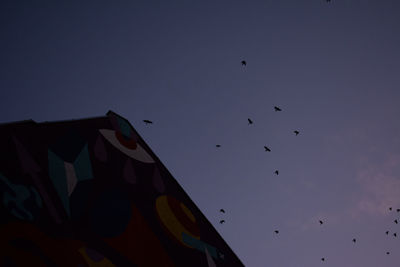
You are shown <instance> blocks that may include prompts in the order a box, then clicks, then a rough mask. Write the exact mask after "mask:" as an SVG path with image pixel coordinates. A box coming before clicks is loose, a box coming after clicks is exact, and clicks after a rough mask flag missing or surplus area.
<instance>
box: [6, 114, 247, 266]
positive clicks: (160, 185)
mask: <svg viewBox="0 0 400 267" xmlns="http://www.w3.org/2000/svg"><path fill="white" fill-rule="evenodd" d="M0 148H1V153H0V189H1V191H0V192H1V195H0V197H1V198H0V211H1V216H0V236H1V239H0V265H1V266H3V265H5V266H230V267H232V266H243V264H242V263H241V262H240V260H239V259H238V258H237V257H236V255H235V254H234V253H233V252H232V250H231V249H230V248H229V247H228V245H227V244H226V243H225V241H224V240H223V239H222V238H221V237H220V236H219V234H218V233H217V232H216V231H215V229H214V228H213V227H212V225H211V224H210V223H209V222H208V220H207V219H206V218H205V217H204V215H203V214H202V213H201V211H200V210H199V209H198V208H197V207H196V205H195V204H194V203H193V202H192V201H191V199H190V198H189V197H188V195H187V194H186V193H185V192H184V190H183V189H182V188H181V187H180V186H179V184H178V183H177V182H176V180H175V179H174V178H173V177H172V176H171V174H170V173H169V172H168V170H167V169H166V168H165V167H164V165H163V164H162V163H161V162H160V161H159V159H158V158H157V157H156V155H154V153H153V152H152V151H151V150H150V148H149V147H148V146H147V145H146V144H145V143H144V141H143V140H142V138H141V137H140V136H139V135H138V134H137V132H136V131H135V130H134V129H133V127H132V126H131V125H130V123H129V122H128V121H127V120H126V119H124V118H122V117H121V116H119V115H117V114H115V113H113V112H112V111H110V112H108V113H107V116H104V117H98V118H90V119H82V120H71V121H61V122H45V123H35V122H34V121H23V122H16V123H10V124H3V125H0ZM199 182H201V181H199Z"/></svg>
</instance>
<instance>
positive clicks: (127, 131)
mask: <svg viewBox="0 0 400 267" xmlns="http://www.w3.org/2000/svg"><path fill="white" fill-rule="evenodd" d="M117 120H118V124H119V129H120V130H121V133H122V134H123V135H124V136H125V137H128V138H129V137H131V131H132V130H131V126H130V125H129V123H127V122H126V121H125V120H123V119H121V118H119V117H117Z"/></svg>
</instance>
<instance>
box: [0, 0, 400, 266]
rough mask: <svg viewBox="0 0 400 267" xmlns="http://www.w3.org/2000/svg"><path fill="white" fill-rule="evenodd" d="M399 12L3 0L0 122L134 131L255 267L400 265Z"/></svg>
mask: <svg viewBox="0 0 400 267" xmlns="http://www.w3.org/2000/svg"><path fill="white" fill-rule="evenodd" d="M398 14H400V3H399V2H398V1H394V0H385V1H381V0H331V2H326V1H325V0H302V1H299V0H264V1H250V0H248V1H235V0H229V1H227V0H219V1H209V0H202V1H183V0H181V1H178V0H169V1H161V0H160V1H155V0H145V1H133V0H131V1H128V0H118V1H103V0H102V1H100V0H99V1H72V0H71V1H40V0H38V1H21V0H2V1H1V2H0V123H4V122H12V121H20V120H26V119H33V120H35V121H37V122H43V121H56V120H68V119H80V118H87V117H97V116H103V115H105V114H106V113H107V111H108V110H112V111H114V112H116V113H118V114H119V115H121V116H123V117H125V118H126V119H128V120H129V121H130V122H131V124H132V125H133V127H134V128H135V129H136V130H137V131H138V133H139V134H140V135H141V137H142V138H143V139H144V140H145V142H146V143H147V144H148V145H149V146H150V147H151V149H152V150H153V152H154V153H155V154H156V155H157V156H158V157H159V158H160V160H161V161H162V162H163V164H164V165H165V166H166V167H167V169H168V170H169V171H170V172H171V174H172V175H173V176H174V177H175V178H176V180H177V181H178V182H179V183H180V184H181V186H182V187H183V188H184V190H185V191H186V192H187V193H188V194H189V196H190V197H191V198H192V200H193V201H194V202H195V203H196V205H197V206H198V207H199V208H200V210H201V211H202V212H203V213H204V214H205V216H206V217H207V218H208V219H209V221H210V222H211V223H212V224H213V225H214V227H215V228H216V230H217V231H218V232H219V233H220V234H221V236H222V237H223V238H224V240H225V241H226V242H227V243H228V245H229V246H230V247H231V248H232V250H233V251H234V252H235V253H236V255H237V256H238V257H239V258H240V259H241V261H242V262H243V263H244V264H245V265H246V266H250V267H252V266H254V267H261V266H271V267H291V266H294V267H314V266H332V267H337V266H341V267H359V266H363V267H376V266H381V267H386V266H393V267H395V266H399V263H400V224H395V223H394V220H395V219H400V212H396V209H398V208H399V209H400V119H399V118H400V105H399V104H400V90H399V86H400V75H399V71H400V34H399V30H400V16H399V15H398ZM242 60H246V62H247V64H246V66H242V64H241V61H242ZM274 106H278V107H280V108H281V109H282V111H280V112H275V111H274ZM248 118H251V120H252V121H253V122H254V123H253V124H251V125H249V124H248V121H247V119H248ZM144 119H148V120H152V121H153V122H154V123H153V124H151V125H146V124H144V123H143V120H144ZM294 130H298V131H299V132H300V134H299V135H298V136H295V135H294V133H293V131H294ZM216 144H220V145H221V147H220V148H216ZM264 146H268V147H269V148H270V149H271V152H266V151H264V148H263V147H264ZM275 170H279V175H275V174H274V171H275ZM389 207H393V210H392V211H390V210H389ZM221 208H223V209H224V210H225V212H226V213H225V214H222V213H220V212H219V210H220V209H221ZM221 219H224V220H225V221H226V222H225V224H220V223H219V221H220V220H221ZM319 220H322V221H323V222H324V223H323V224H322V225H320V223H319ZM275 230H279V234H275V233H274V231H275ZM385 231H389V235H386V234H385ZM395 232H397V233H398V237H397V238H396V237H394V236H393V233H395ZM353 238H356V240H357V241H356V243H353V242H352V239H353ZM386 252H390V254H389V255H386ZM323 257H324V258H325V261H324V262H322V261H321V258H323Z"/></svg>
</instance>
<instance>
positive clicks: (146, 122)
mask: <svg viewBox="0 0 400 267" xmlns="http://www.w3.org/2000/svg"><path fill="white" fill-rule="evenodd" d="M143 122H144V123H145V124H152V123H153V122H152V121H149V120H143Z"/></svg>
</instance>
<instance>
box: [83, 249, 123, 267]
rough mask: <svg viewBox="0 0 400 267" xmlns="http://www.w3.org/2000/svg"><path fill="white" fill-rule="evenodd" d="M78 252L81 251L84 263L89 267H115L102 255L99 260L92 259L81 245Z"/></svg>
mask: <svg viewBox="0 0 400 267" xmlns="http://www.w3.org/2000/svg"><path fill="white" fill-rule="evenodd" d="M78 251H79V253H81V255H82V257H83V258H84V259H85V261H86V263H87V264H88V265H89V267H116V266H115V265H114V264H113V263H112V262H111V261H110V260H109V259H107V258H106V257H104V259H102V260H101V261H98V262H96V261H94V260H92V259H91V258H90V257H89V256H88V255H87V253H86V250H85V247H81V248H80V249H79V250H78Z"/></svg>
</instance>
